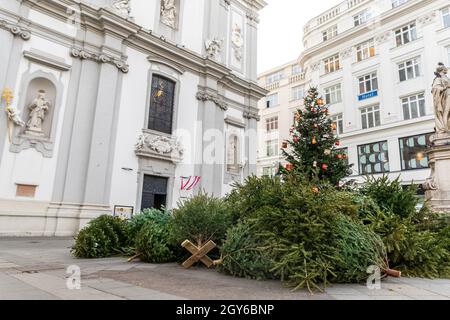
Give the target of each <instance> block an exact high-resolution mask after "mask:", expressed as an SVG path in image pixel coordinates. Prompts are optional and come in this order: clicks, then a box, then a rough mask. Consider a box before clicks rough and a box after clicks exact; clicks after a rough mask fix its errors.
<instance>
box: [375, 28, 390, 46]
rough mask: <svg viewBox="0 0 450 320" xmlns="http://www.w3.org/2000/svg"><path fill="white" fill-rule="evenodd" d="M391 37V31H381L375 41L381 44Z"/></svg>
mask: <svg viewBox="0 0 450 320" xmlns="http://www.w3.org/2000/svg"><path fill="white" fill-rule="evenodd" d="M390 37H391V31H387V32H385V33H381V34H379V35H377V36H376V37H375V42H376V43H377V44H381V43H384V42H386V41H388V40H389V38H390Z"/></svg>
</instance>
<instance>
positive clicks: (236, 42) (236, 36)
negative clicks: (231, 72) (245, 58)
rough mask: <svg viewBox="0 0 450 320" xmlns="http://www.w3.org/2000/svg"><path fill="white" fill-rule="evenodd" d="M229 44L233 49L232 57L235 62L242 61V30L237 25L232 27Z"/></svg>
mask: <svg viewBox="0 0 450 320" xmlns="http://www.w3.org/2000/svg"><path fill="white" fill-rule="evenodd" d="M231 42H232V43H233V47H234V57H235V58H236V60H237V61H241V60H242V47H243V45H244V37H243V35H242V28H241V27H240V26H239V24H237V23H235V24H234V25H233V30H232V33H231Z"/></svg>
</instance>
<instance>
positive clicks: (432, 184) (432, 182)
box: [422, 162, 438, 191]
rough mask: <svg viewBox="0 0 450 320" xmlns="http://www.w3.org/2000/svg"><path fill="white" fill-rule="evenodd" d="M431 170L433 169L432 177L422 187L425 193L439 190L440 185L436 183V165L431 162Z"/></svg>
mask: <svg viewBox="0 0 450 320" xmlns="http://www.w3.org/2000/svg"><path fill="white" fill-rule="evenodd" d="M430 168H431V175H430V177H429V178H428V179H427V180H426V181H425V182H424V184H423V185H422V188H423V189H424V190H425V191H431V190H437V189H438V185H437V183H436V178H435V175H436V173H435V163H434V162H430Z"/></svg>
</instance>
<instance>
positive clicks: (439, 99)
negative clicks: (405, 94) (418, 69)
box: [432, 63, 450, 134]
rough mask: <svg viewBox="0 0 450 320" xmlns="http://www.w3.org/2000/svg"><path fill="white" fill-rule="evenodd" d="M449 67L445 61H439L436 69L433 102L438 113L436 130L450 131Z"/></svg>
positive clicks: (440, 131) (441, 131) (438, 131)
mask: <svg viewBox="0 0 450 320" xmlns="http://www.w3.org/2000/svg"><path fill="white" fill-rule="evenodd" d="M447 73H448V69H447V67H446V66H445V65H444V64H443V63H439V66H438V67H437V69H436V72H435V75H436V78H435V79H434V81H433V90H432V94H433V102H434V103H433V104H434V111H435V114H436V132H437V133H438V134H439V133H448V132H450V98H449V94H450V90H449V88H450V79H449V78H448V76H447Z"/></svg>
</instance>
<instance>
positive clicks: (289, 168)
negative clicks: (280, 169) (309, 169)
mask: <svg viewBox="0 0 450 320" xmlns="http://www.w3.org/2000/svg"><path fill="white" fill-rule="evenodd" d="M292 169H294V165H293V164H292V163H288V164H286V170H287V171H291V170H292Z"/></svg>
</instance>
